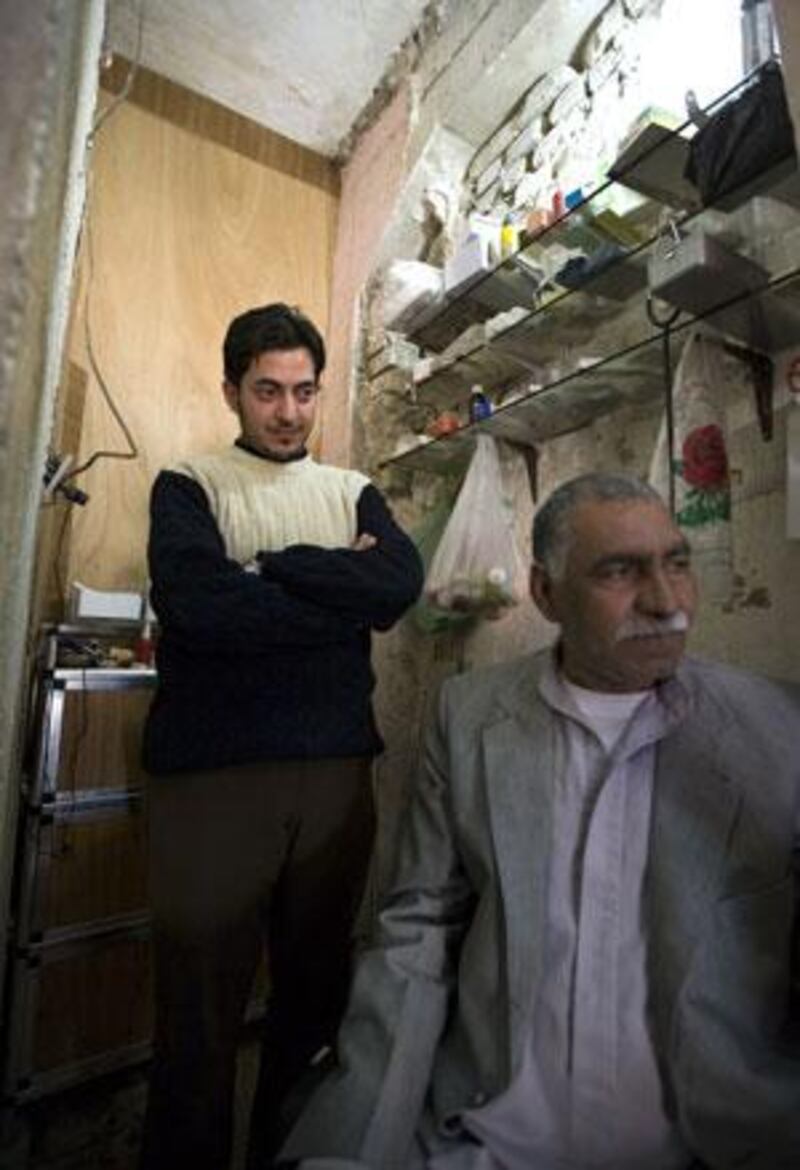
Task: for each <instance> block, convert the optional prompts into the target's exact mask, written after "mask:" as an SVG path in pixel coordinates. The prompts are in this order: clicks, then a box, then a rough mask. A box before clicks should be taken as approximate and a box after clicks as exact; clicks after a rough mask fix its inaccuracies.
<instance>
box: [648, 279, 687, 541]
mask: <svg viewBox="0 0 800 1170" xmlns="http://www.w3.org/2000/svg"><path fill="white" fill-rule="evenodd" d="M646 307H647V319H648V321H649V322H650V324H651V325H654V326H655V327H656V329H660V330H661V346H662V351H663V363H664V417H665V419H666V423H667V470H668V476H669V478H668V481H667V482H668V484H669V510H670V515H671V516H672V517H673V518H674V517H675V461H674V452H675V405H674V402H673V400H672V349H671V338H670V333H671V330H672V326H673V325H674V324H675V322H676V321H677V319H678V317H679V316H680V314H681V310H680V309H679V308H677V307H676V308H673V309H670V311H669V312H668V313H667V314H666V315H665V316H663V317H659V315H658V314H657V313H656V309H655V304H654V301H653V297H652V296H650V295H649V294H648V297H647V305H646Z"/></svg>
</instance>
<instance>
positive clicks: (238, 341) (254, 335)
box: [222, 303, 325, 386]
mask: <svg viewBox="0 0 800 1170" xmlns="http://www.w3.org/2000/svg"><path fill="white" fill-rule="evenodd" d="M271 349H307V350H308V352H309V353H310V354H311V360H312V362H313V363H314V377H315V378H319V376H320V374H321V373H322V371H323V370H324V369H325V342H324V341H323V340H322V336H321V334H320V332H319V330H318V329H317V327H316V325H314V323H313V322H312V321H310V320H309V319H308V317H306V316H305V315H304V314H303V313H301V312H300V310H299V309H296V308H292V307H291V306H290V305H284V304H281V303H276V304H274V305H262V306H261V307H260V308H258V309H248V310H247V312H246V313H241V314H240V315H239V316H238V317H234V319H233V320H232V321H231V323H230V325H229V326H228V332H227V333H226V334H225V341H224V342H223V345H222V360H223V368H224V370H225V377H226V379H227V380H228V381H229V382H232V383H233V385H234V386H238V385H239V384H240V382H241V380H242V378H243V377H244V375H245V373H246V372H247V370H248V369H249V368H250V363H251V362H252V361H254V360H255V359H256V358H257V357H259V355H260V354H262V353H266V352H267V351H268V350H271Z"/></svg>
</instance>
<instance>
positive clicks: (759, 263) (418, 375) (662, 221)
mask: <svg viewBox="0 0 800 1170" xmlns="http://www.w3.org/2000/svg"><path fill="white" fill-rule="evenodd" d="M733 92H735V91H733ZM729 97H730V94H726V95H723V97H722V98H720V99H718V100H717V102H715V103H712V105H711V106H709V107H708V110H709V111H713V109H714V108H715V107H716V106H718V105H719V104H720V103H722V102H723V101H725V100H726V99H728V98H729ZM692 129H693V124H692V123H690V122H687V123H684V125H682V126H680V127H678V128H677V129H676V130H674V131H666V130H664V131H660V132H658V133H657V134H656V135H655V136H654V138H651V140H650V142H649V143H648V145H647V146H646V148H645V149H644V150H643V151H642V152H641V153H636V154H634V155H633V156H632V157H631V156H630V155H629V156H628V157H625V156H624V155H623V159H622V161H621V162H618V164H617V166H616V167H615V169H614V171H613V175H614V177H613V178H611V179H609V181H608V182H606V183H604V184H603V185H602V186H601V187H599V188H598V189H597V190H596V191H594V192H593V193H592V194H591V195H590V196H589V197H588V198H586V199H584V200H582V201H580V202H578V203H577V204H576V205H575V206H574V207H572V208H570V209H569V210H568V211H567V212H566V213H565V214H564V215H562V216H561V217H560V218H559V219H557V220H556V221H555V222H553V223H552V224H551V225H550V226H549V227H547V228H545V229H544V230H543V231H541V232H540V233H538V234H537V235H536V237H535V238H523V240H522V244H521V247H520V248H519V250H518V251H517V252H515V253H514V254H513V255H512V256H510V257H507V258H506V259H504V260H503V261H501V263H500V264H498V265H497V266H496V267H495V268H494V269H492V270H490V271H488V272H484V273H482V274H480V275H479V276H476V278H475V280H474V282H473V283H472V284H471V285H470V286H469V287H467V288H465V289H461V290H460V291H459V293H458V295H457V296H455V297H454V298H452V299H451V300H447V298H445V299H444V301H441V302H439V303H438V304H437V305H436V306H435V307H434V308H432V309H429V310H427V312H425V313H424V314H423V315H421V316H420V317H419V318H418V319H417V320H416V321H415V322H414V323H413V327H412V329H411V330H410V332H409V338H410V340H412V341H413V342H414V343H415V344H417V345H418V346H420V347H421V348H422V350H423V351H424V352H425V357H424V358H423V359H422V361H421V362H419V363H418V365H417V367H416V369H415V372H414V384H415V385H414V391H415V395H416V397H417V399H418V401H420V402H425V403H427V404H429V405H430V406H431V407H432V408H437V409H441V410H449V409H453V408H457V407H459V406H461V405H463V404H464V403H465V402H466V401H467V399H468V398H469V394H470V391H471V389H472V387H473V386H475V385H476V384H480V385H481V386H482V387H484V388H490V389H491V392H492V397H493V399H494V402H495V410H494V413H493V414H492V415H491V417H490V418H488V419H482V420H480V421H478V422H473V423H469V424H467V425H465V426H462V427H461V428H459V429H458V430H456V431H453V432H451V433H449V434H447V435H444V436H441V437H439V438H436V439H423V438H420V442H419V444H418V446H416V447H413V448H411V449H410V450H406V451H404V452H402V453H398V454H395V455H394V456H393V457H392V458H390V459H387V460H386V461H385V462H384V466H387V465H395V466H399V467H403V468H407V469H410V470H432V471H449V470H454V469H457V468H460V467H461V466H463V464H464V462H465V461H466V460H467V459H468V458H469V455H470V454H471V451H472V447H473V445H474V438H475V435H476V434H477V433H478V432H488V433H490V434H493V435H495V436H496V437H498V438H505V439H509V440H511V441H513V442H518V443H527V444H531V443H537V442H542V441H544V440H546V439H549V438H553V437H555V436H557V435H561V434H564V433H567V432H569V431H571V430H575V429H577V428H579V427H581V426H584V425H586V424H587V423H589V422H591V421H592V420H593V419H595V418H597V417H599V416H600V415H602V414H605V413H608V412H609V411H612V410H614V409H616V408H617V407H619V406H622V405H625V404H627V403H630V402H639V401H647V400H655V399H656V398H657V397H658V396H659V395H663V393H664V390H665V386H664V363H663V345H662V340H663V338H662V329H661V327H660V324H659V321H660V320H661V316H663V313H664V310H665V309H667V310H668V309H669V306H660V309H661V313H660V314H659V313H658V312H656V313H653V307H652V303H651V298H650V296H649V291H648V290H649V288H650V286H651V285H653V283H654V281H655V280H656V276H655V274H656V273H657V272H658V271H659V270H660V269H663V268H664V266H665V265H666V266H668V264H669V258H670V256H671V255H672V254H673V253H674V251H675V248H676V246H683V247H684V248H685V247H686V246H687V242H689V241H692V242H693V243H692V245H691V246H693V245H694V243H697V245H698V247H699V248H701V249H706V250H708V249H711V250H712V255H711V257H710V262H711V268H710V270H709V269H708V268H707V270H706V271H705V272H704V274H703V280H702V282H700V284H698V287H697V294H696V296H695V297H694V300H693V296H694V293H691V294H690V295H689V297H688V300H689V302H690V304H689V305H688V307H687V308H685V309H684V311H683V312H681V313H680V315H679V316H678V317H677V319H676V320H675V321H674V322H673V324H672V327H671V337H672V344H673V345H675V346H679V345H680V344H681V343H682V341H683V340H685V338H686V337H687V336H688V333H689V331H690V330H691V329H692V328H694V327H695V326H696V325H697V324H698V323H700V322H702V323H704V324H705V325H706V326H707V327H709V328H712V329H714V330H717V331H719V332H720V333H721V334H723V335H725V336H727V337H729V338H731V339H733V340H735V341H736V342H737V343H738V344H740V345H744V346H747V347H750V348H752V349H754V350H756V351H758V352H761V353H767V354H769V353H775V352H777V351H779V350H780V349H783V348H785V347H786V346H788V345H791V344H793V343H796V342H797V341H798V339H800V292H799V291H798V281H800V180H799V179H798V176H797V169H796V167H797V164H796V159H790V160H788V162H785V163H784V164H783V165H782V166H780V167H779V168H776V169H775V171H774V172H773V173H771V174H767V175H765V176H761V177H760V181H759V182H758V184H757V185H756V188H754V186H753V184H752V183H751V184H749V186H748V189H740V190H739V191H738V192H737V191H734V192H728V193H726V196H725V199H724V200H723V201H722V202H723V203H724V205H725V209H724V210H723V209H722V207H721V206H719V205H718V206H717V207H706V208H704V207H702V206H701V205H700V198H699V195H698V194H697V192H696V191H694V189H693V188H692V187H691V186H690V185H689V184H688V182H687V181H686V180H685V179H683V168H684V164H685V159H686V154H687V152H688V144H689V137H690V134H691V131H692ZM664 160H666V162H665V161H664ZM655 163H659V165H658V166H654V164H655ZM653 174H657V175H659V176H661V177H662V178H663V176H665V175H666V176H667V178H668V183H667V185H668V190H667V191H666V192H665V193H664V194H663V195H661V194H660V193H659V195H660V197H658V198H656V197H642V196H641V194H639V195H637V196H634V198H633V203H632V205H631V210H630V211H629V212H628V213H626V214H625V215H620V214H619V213H618V212H617V211H615V210H614V207H615V206H616V207H619V206H624V205H625V201H626V199H627V194H626V192H627V191H628V188H627V187H625V184H627V183H630V184H631V186H634V185H638V184H639V181H640V178H641V176H644V182H642V183H641V187H644V186H647V184H648V183H650V186H651V187H653V185H654V184H653V182H652V175H653ZM621 186H622V187H625V192H623V194H622V197H621V198H620V197H618V196H619V190H620V187H621ZM765 196H768V198H765ZM709 241H710V242H709ZM720 249H721V251H720V253H719V254H720V255H722V256H723V257H725V256H730V255H733V256H734V257H735V259H736V260H737V261H739V262H740V263H741V264H743V265H744V266H745V268H747V267H748V262H749V272H747V273H746V275H745V278H744V280H743V282H741V281H738V282H737V281H733V282H731V281H730V279H729V278H728V274H727V271H726V269H725V267H724V266H723V267H721V268H720V270H719V274H718V278H717V277H716V276H715V273H714V270H713V261H714V259H715V256H714V254H713V253H714V252H717V251H719V250H720ZM576 256H577V257H578V259H577V260H576V259H575V257H576ZM701 259H702V260H703V262H704V263H705V262H708V261H709V257H708V256H707V255H706V254H704V255H703V256H702V257H701ZM656 305H657V306H658V302H656Z"/></svg>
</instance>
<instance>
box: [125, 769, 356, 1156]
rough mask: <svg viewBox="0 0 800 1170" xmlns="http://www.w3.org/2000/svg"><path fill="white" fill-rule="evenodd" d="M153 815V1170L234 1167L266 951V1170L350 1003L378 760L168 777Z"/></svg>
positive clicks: (260, 1093) (149, 1148) (255, 1135)
mask: <svg viewBox="0 0 800 1170" xmlns="http://www.w3.org/2000/svg"><path fill="white" fill-rule="evenodd" d="M149 814H150V871H151V872H150V877H151V899H152V907H153V942H154V965H155V1003H156V1019H155V1040H154V1049H155V1051H154V1060H153V1068H152V1072H151V1080H150V1093H149V1098H148V1104H147V1115H146V1119H145V1133H144V1144H143V1149H142V1160H141V1165H142V1167H143V1170H144V1168H146V1170H161V1168H162V1167H164V1168H166V1167H169V1168H170V1170H177V1168H179V1167H180V1168H182V1167H187V1170H189V1168H191V1170H225V1168H226V1167H227V1166H228V1163H229V1160H230V1153H231V1140H232V1128H233V1100H234V1088H235V1073H236V1054H237V1046H238V1042H239V1039H240V1034H241V1027H242V1023H243V1020H244V1016H245V1011H246V1008H247V1004H248V1000H249V998H250V994H251V989H252V984H253V978H254V974H255V971H256V967H257V965H258V961H259V958H260V956H261V953H262V950H263V948H264V946H265V945H266V950H267V955H268V970H269V983H270V995H269V1002H268V1007H267V1013H266V1019H265V1025H264V1036H263V1047H262V1052H261V1066H260V1072H259V1080H258V1085H257V1088H256V1096H255V1101H254V1105H253V1113H252V1119H251V1129H250V1146H249V1153H248V1166H249V1167H251V1168H252V1170H256V1168H257V1167H262V1166H266V1165H268V1164H269V1159H270V1156H271V1155H272V1154H273V1153H274V1152H275V1151H276V1150H277V1148H278V1147H279V1145H280V1143H281V1141H282V1139H283V1136H284V1132H285V1130H286V1128H287V1124H289V1123H290V1122H291V1117H286V1116H285V1115H284V1111H285V1102H286V1098H287V1095H288V1094H290V1091H291V1090H292V1089H293V1088H294V1087H296V1086H297V1084H298V1082H300V1081H301V1080H302V1078H303V1076H304V1075H305V1074H306V1073H307V1070H308V1068H309V1065H310V1062H311V1060H312V1058H313V1057H314V1056H315V1054H316V1053H317V1052H318V1051H319V1050H320V1048H322V1047H323V1046H325V1045H328V1044H330V1043H332V1041H333V1039H334V1037H335V1033H336V1029H337V1027H338V1024H339V1020H340V1018H341V1015H342V1013H343V1010H344V1007H345V1004H346V999H347V992H348V987H349V980H350V961H351V951H352V934H353V926H354V922H355V918H356V914H357V912H358V907H359V904H360V901H361V897H362V894H363V890H364V883H365V878H366V873H367V868H368V863H369V857H370V853H371V849H372V842H373V836H374V807H373V796H372V786H371V766H370V761H369V760H363V759H344V760H305V761H304V760H300V761H274V762H271V763H266V764H258V765H247V766H243V767H232V768H224V769H220V770H217V771H207V772H199V773H191V774H186V773H182V774H178V775H170V776H159V777H155V778H154V779H153V783H152V787H151V795H150V808H149ZM282 1107H284V1108H283V1109H282Z"/></svg>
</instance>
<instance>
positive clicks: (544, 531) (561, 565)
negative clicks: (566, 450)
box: [533, 471, 666, 579]
mask: <svg viewBox="0 0 800 1170" xmlns="http://www.w3.org/2000/svg"><path fill="white" fill-rule="evenodd" d="M620 500H646V501H647V502H648V503H656V504H661V506H662V507H665V506H666V505H665V504H664V501H663V500H662V498H661V496H660V495H659V494H658V492H657V491H656V490H655V488H653V487H651V486H650V484H648V483H645V482H644V480H641V479H638V478H637V477H636V476H635V475H627V474H625V473H623V472H609V471H590V472H588V473H587V474H586V475H579V476H576V478H575V479H569V480H567V482H566V483H562V484H561V486H560V487H557V488H556V490H555V491H554V492H553V493H552V494H551V495H550V496H548V498H547V499H546V500H545V502H544V503H543V504H542V506H541V507H540V508H538V509H537V512H536V515H535V517H534V520H533V559H534V561H536V562H537V563H538V564H539V565H541V566H542V568H543V569H545V570H546V572H547V573H548V574H549V575H550V576H551V577H553V578H554V579H558V578H560V577H563V575H564V571H565V569H566V567H567V556H568V554H569V549H570V545H571V543H572V536H573V532H572V524H571V519H572V513H573V512H574V510H575V508H576V507H577V506H578V504H584V503H594V502H596V501H608V502H613V501H620Z"/></svg>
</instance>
